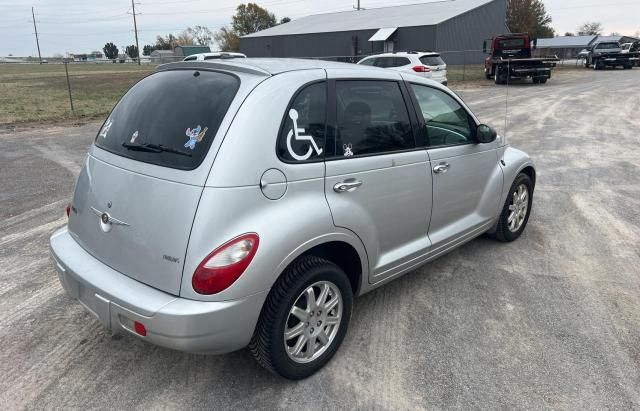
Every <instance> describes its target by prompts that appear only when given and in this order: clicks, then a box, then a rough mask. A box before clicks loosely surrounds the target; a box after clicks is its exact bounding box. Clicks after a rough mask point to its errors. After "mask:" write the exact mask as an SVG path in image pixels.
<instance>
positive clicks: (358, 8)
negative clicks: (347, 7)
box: [357, 0, 360, 10]
mask: <svg viewBox="0 0 640 411" xmlns="http://www.w3.org/2000/svg"><path fill="white" fill-rule="evenodd" d="M357 10H360V0H358V7H357Z"/></svg>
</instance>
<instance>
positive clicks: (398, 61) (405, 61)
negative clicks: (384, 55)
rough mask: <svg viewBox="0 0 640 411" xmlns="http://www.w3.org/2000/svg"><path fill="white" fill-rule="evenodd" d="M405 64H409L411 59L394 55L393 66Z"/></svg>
mask: <svg viewBox="0 0 640 411" xmlns="http://www.w3.org/2000/svg"><path fill="white" fill-rule="evenodd" d="M407 64H411V61H409V59H408V58H406V57H395V58H394V61H393V67H400V66H406V65H407Z"/></svg>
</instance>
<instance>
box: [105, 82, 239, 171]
mask: <svg viewBox="0 0 640 411" xmlns="http://www.w3.org/2000/svg"><path fill="white" fill-rule="evenodd" d="M239 86H240V81H239V80H238V79H237V78H236V77H235V76H232V75H230V74H224V73H220V72H213V71H205V70H202V71H198V70H171V71H161V72H158V73H155V74H152V75H150V76H149V77H146V78H144V79H142V80H140V81H139V82H138V83H137V84H136V85H135V86H133V87H132V88H131V89H130V90H129V91H128V92H127V94H125V95H124V97H122V99H121V100H120V101H119V102H118V104H117V105H116V106H115V107H114V109H113V111H111V114H110V115H109V117H108V118H107V121H106V122H105V123H104V125H103V126H102V128H101V129H100V132H99V133H98V136H97V137H96V140H95V144H96V146H98V147H100V148H102V149H105V150H107V151H110V152H112V153H114V154H117V155H120V156H123V157H128V158H131V159H133V160H137V161H142V162H145V163H151V164H156V165H159V166H163V167H171V168H176V169H181V170H192V169H194V168H196V167H198V166H199V165H200V163H201V162H202V160H204V158H205V156H206V155H207V153H208V151H209V147H210V146H211V143H212V142H213V139H214V137H215V135H216V133H217V132H218V127H220V124H221V123H222V120H223V118H224V116H225V114H226V113H227V110H228V109H229V106H230V105H231V102H232V101H233V99H234V98H235V95H236V92H237V91H238V87H239Z"/></svg>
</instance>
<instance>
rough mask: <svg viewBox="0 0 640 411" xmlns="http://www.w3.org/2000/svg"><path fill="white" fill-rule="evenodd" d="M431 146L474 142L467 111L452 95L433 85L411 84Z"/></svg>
mask: <svg viewBox="0 0 640 411" xmlns="http://www.w3.org/2000/svg"><path fill="white" fill-rule="evenodd" d="M411 88H412V89H413V92H414V93H415V96H416V100H418V105H419V106H420V112H421V113H422V117H423V118H424V123H425V125H424V127H425V131H426V133H427V136H428V138H429V144H430V146H431V147H438V146H451V145H457V144H468V143H472V142H473V132H472V128H471V120H470V118H469V114H468V113H467V111H466V110H465V109H464V108H463V107H462V106H461V105H460V104H459V103H458V102H457V101H456V100H455V99H454V98H453V97H451V96H450V95H448V94H447V93H445V92H443V91H441V90H437V89H435V88H432V87H427V86H421V85H417V84H411Z"/></svg>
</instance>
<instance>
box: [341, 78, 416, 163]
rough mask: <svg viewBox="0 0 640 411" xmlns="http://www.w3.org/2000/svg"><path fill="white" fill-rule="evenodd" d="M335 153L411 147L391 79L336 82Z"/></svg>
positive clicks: (347, 154)
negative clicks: (336, 126)
mask: <svg viewBox="0 0 640 411" xmlns="http://www.w3.org/2000/svg"><path fill="white" fill-rule="evenodd" d="M336 98H337V102H336V104H337V110H338V113H337V120H338V132H337V137H336V150H335V153H336V155H337V156H344V157H350V156H358V155H369V154H380V153H387V152H394V151H400V150H408V149H412V148H414V147H415V141H414V139H413V134H412V131H411V123H410V122H409V114H408V112H407V107H406V105H405V103H404V99H403V97H402V92H401V91H400V86H399V85H398V83H397V82H394V81H369V80H366V81H361V80H355V81H338V82H336Z"/></svg>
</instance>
